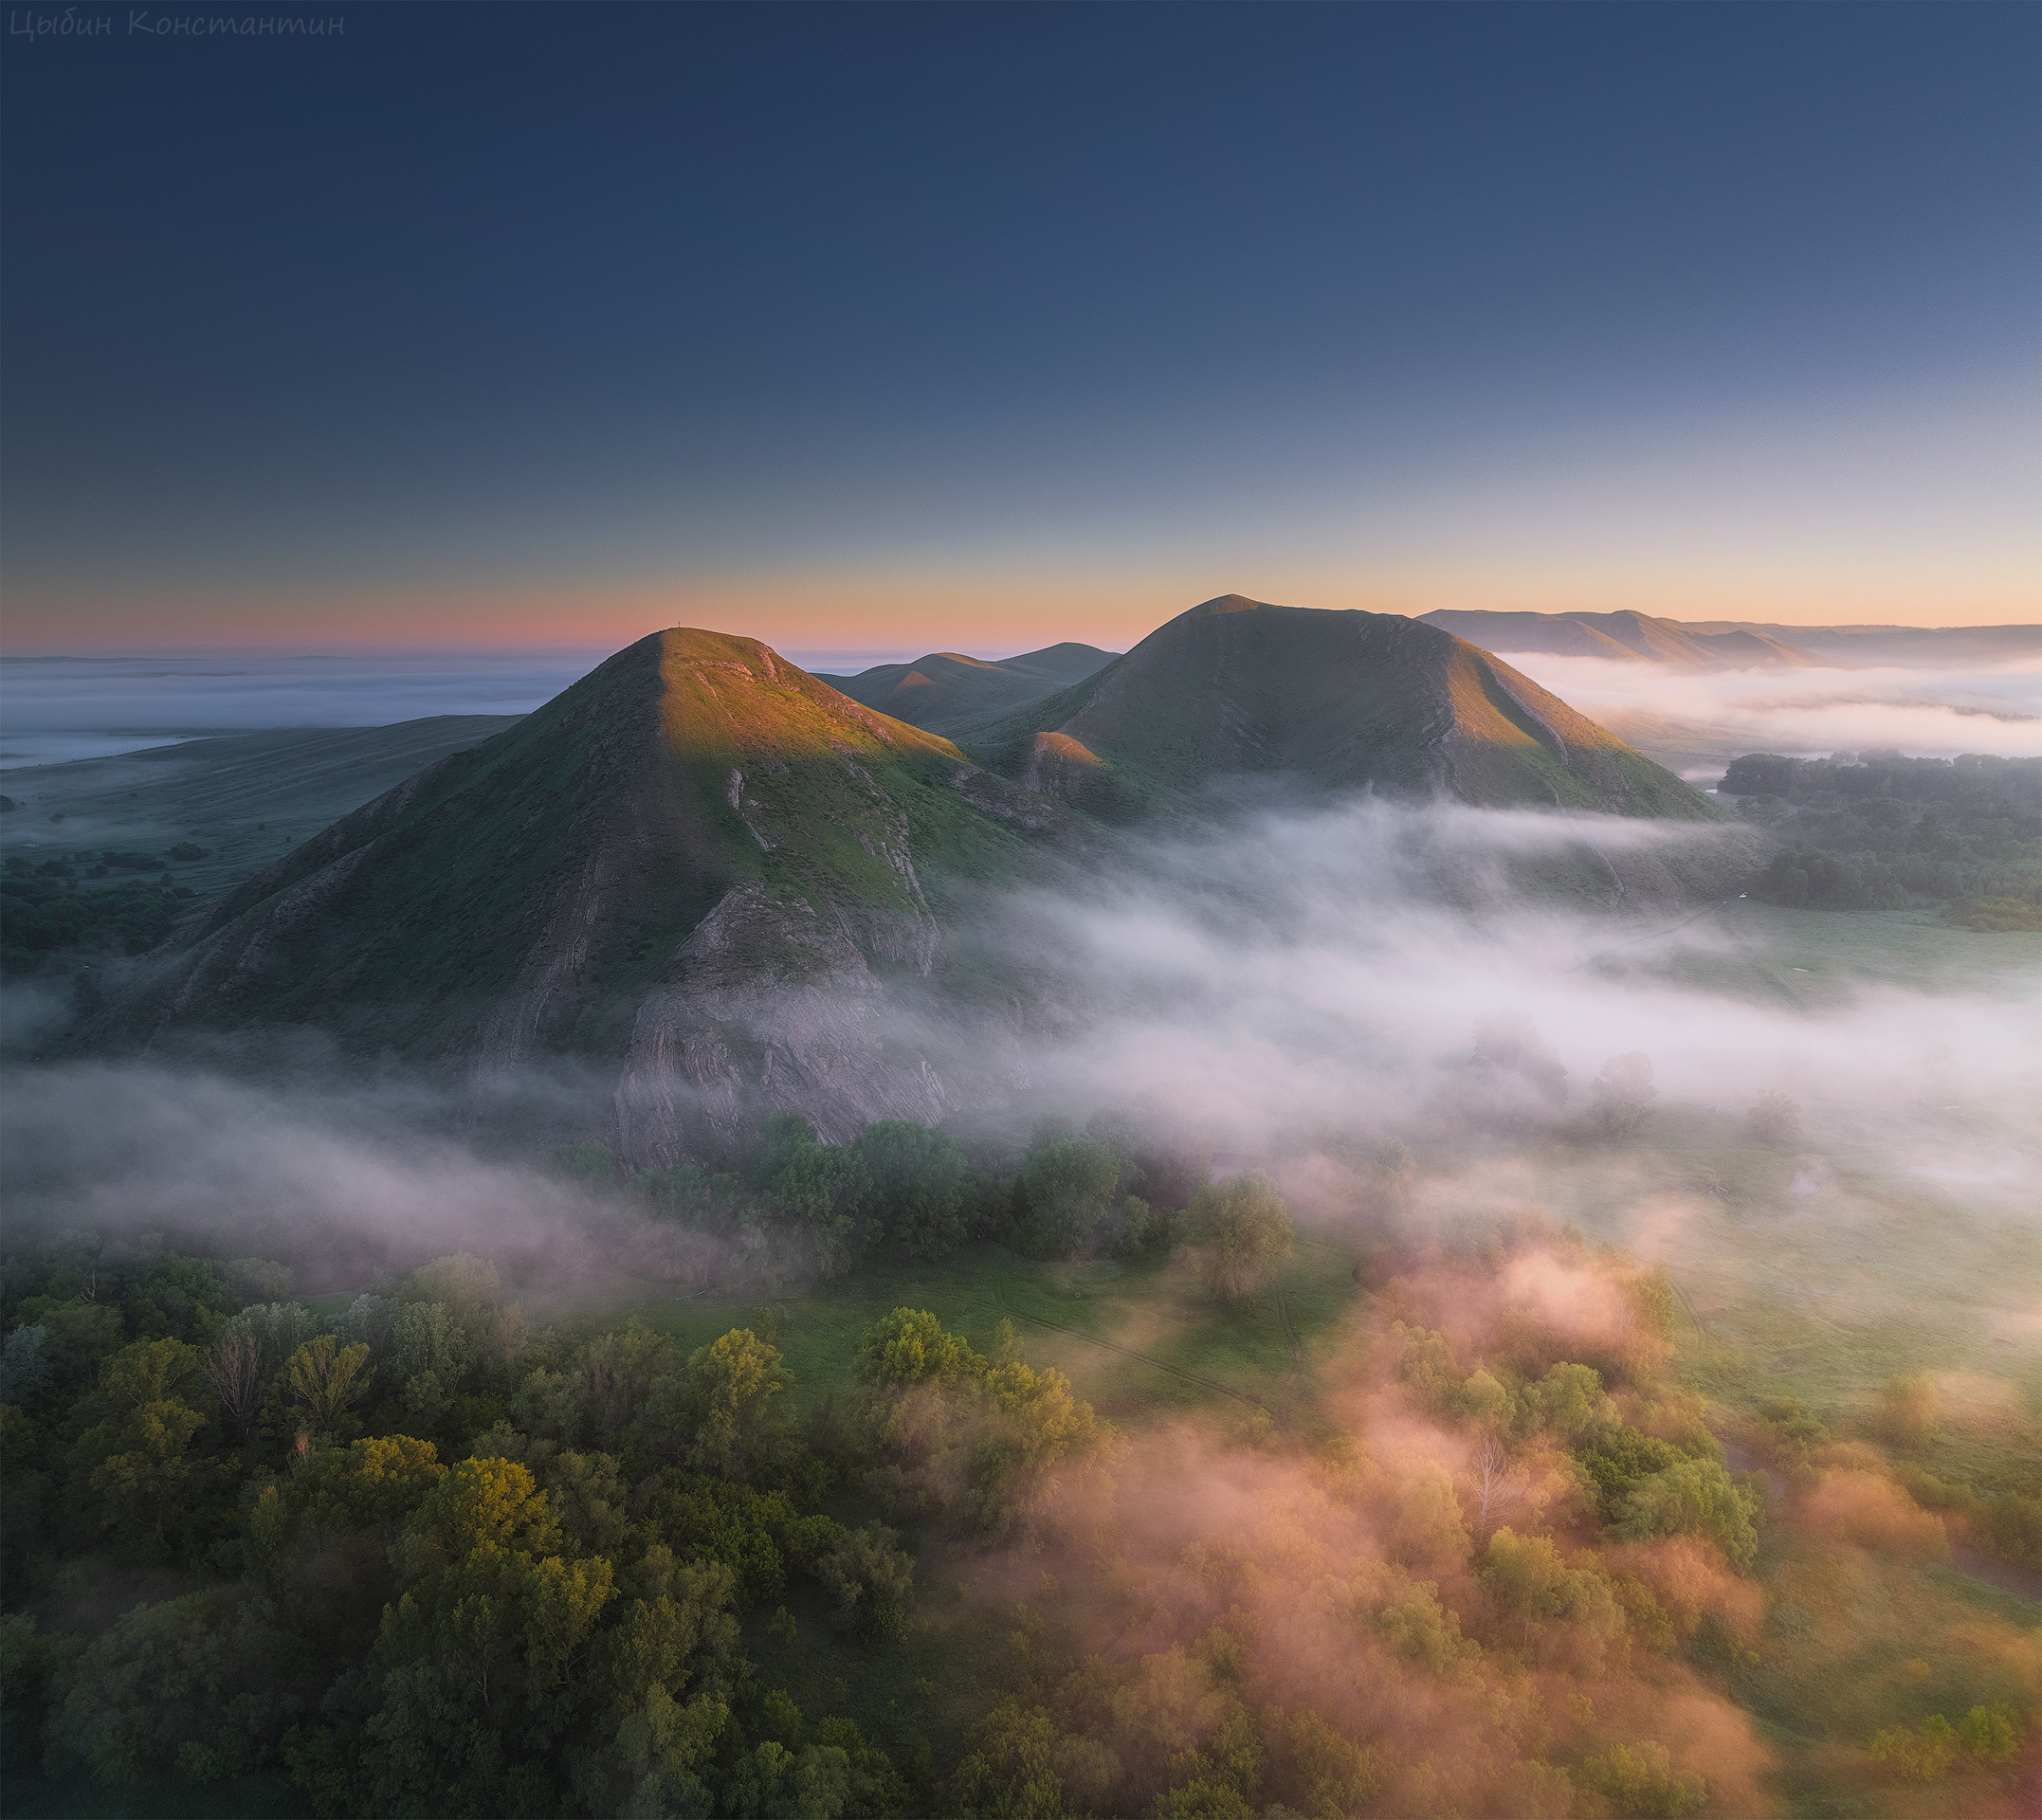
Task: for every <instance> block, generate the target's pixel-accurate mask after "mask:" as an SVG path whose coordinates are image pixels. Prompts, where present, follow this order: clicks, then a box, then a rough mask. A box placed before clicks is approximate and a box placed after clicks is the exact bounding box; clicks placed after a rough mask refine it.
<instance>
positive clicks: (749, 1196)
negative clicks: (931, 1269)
mask: <svg viewBox="0 0 2042 1820" xmlns="http://www.w3.org/2000/svg"><path fill="white" fill-rule="evenodd" d="M1211 1161H1212V1153H1211V1152H1210V1151H1209V1150H1205V1151H1201V1150H1198V1149H1196V1148H1195V1147H1194V1146H1191V1145H1189V1144H1183V1145H1177V1144H1173V1143H1171V1142H1169V1141H1166V1140H1162V1139H1158V1137H1154V1136H1153V1135H1148V1134H1145V1133H1144V1132H1143V1131H1142V1130H1141V1128H1140V1127H1139V1126H1138V1125H1137V1123H1136V1121H1135V1120H1133V1119H1130V1118H1127V1117H1125V1116H1123V1115H1121V1114H1113V1113H1106V1114H1101V1115H1100V1116H1098V1117H1096V1118H1094V1119H1092V1120H1091V1121H1090V1122H1089V1123H1088V1124H1086V1125H1085V1127H1084V1128H1083V1130H1080V1129H1079V1128H1078V1127H1077V1126H1076V1125H1075V1124H1074V1123H1071V1122H1068V1121H1064V1120H1059V1119H1046V1120H1044V1121H1043V1122H1042V1123H1041V1124H1040V1125H1038V1126H1037V1127H1036V1130H1035V1132H1034V1135H1033V1137H1032V1139H1031V1141H1030V1144H1029V1147H1028V1149H1027V1151H1026V1153H1025V1154H1022V1155H1018V1156H1017V1155H1016V1154H1014V1152H1013V1151H1012V1149H1011V1148H1008V1147H1006V1146H1002V1145H998V1144H995V1143H991V1142H980V1143H967V1142H965V1141H964V1140H963V1139H961V1138H959V1137H955V1136H954V1135H952V1134H951V1133H949V1132H946V1131H941V1130H937V1129H934V1128H931V1127H929V1126H926V1125H919V1124H915V1123H913V1122H911V1121H909V1120H905V1119H895V1120H887V1121H884V1122H882V1123H878V1124H872V1125H867V1126H866V1129H865V1131H864V1133H863V1134H862V1135H861V1136H860V1137H858V1138H857V1140H856V1141H855V1142H853V1143H850V1144H844V1145H836V1144H825V1143H822V1142H821V1141H820V1140H819V1139H818V1138H817V1137H816V1135H815V1131H814V1128H813V1127H812V1126H811V1125H810V1123H809V1122H808V1120H807V1119H801V1118H797V1117H794V1116H792V1115H783V1116H780V1117H776V1118H774V1119H768V1120H767V1121H766V1123H765V1127H764V1131H763V1134H762V1136H761V1137H760V1138H759V1139H758V1141H757V1142H756V1143H755V1144H754V1145H753V1146H752V1147H751V1148H750V1149H749V1151H748V1152H747V1153H746V1155H745V1156H744V1157H743V1158H742V1160H741V1162H740V1163H739V1166H738V1168H737V1169H735V1170H730V1171H726V1172H717V1173H713V1172H711V1171H708V1170H705V1169H703V1168H702V1167H701V1166H700V1165H698V1164H695V1163H681V1164H678V1165H676V1166H674V1167H671V1168H655V1169H641V1170H638V1171H636V1172H627V1171H625V1170H624V1169H622V1168H621V1167H620V1165H619V1164H618V1161H617V1159H616V1157H615V1156H613V1155H612V1154H611V1152H610V1151H609V1150H608V1149H607V1148H605V1147H604V1146H602V1145H600V1144H574V1145H566V1146H563V1147H561V1148H559V1149H557V1150H555V1151H554V1152H552V1153H551V1154H550V1155H549V1156H548V1158H547V1166H548V1168H549V1169H550V1170H551V1171H552V1172H553V1173H554V1174H557V1175H560V1176H563V1177H565V1178H566V1179H568V1180H571V1181H574V1182H575V1183H577V1184H579V1185H580V1186H582V1187H584V1188H586V1189H588V1190H589V1191H591V1192H594V1193H597V1194H611V1193H614V1194H621V1195H623V1196H625V1197H627V1198H628V1199H629V1200H630V1201H631V1202H633V1203H635V1204H636V1205H637V1206H638V1207H639V1208H640V1209H641V1210H643V1211H645V1212H647V1214H649V1215H651V1216H652V1217H654V1218H656V1219H660V1220H667V1221H673V1222H676V1223H678V1224H679V1225H682V1226H684V1227H686V1228H690V1229H692V1230H695V1231H698V1232H701V1233H703V1234H705V1235H707V1236H709V1237H711V1238H713V1239H715V1240H717V1241H719V1242H720V1245H721V1246H722V1247H725V1248H724V1250H723V1251H722V1252H721V1253H720V1259H719V1267H720V1268H722V1269H723V1270H725V1271H726V1272H727V1271H728V1269H729V1268H730V1263H729V1260H730V1258H731V1256H732V1254H735V1260H736V1264H737V1267H738V1269H739V1270H740V1271H743V1272H745V1273H746V1274H749V1275H752V1276H756V1277H757V1278H759V1279H760V1280H763V1281H767V1282H773V1281H783V1280H787V1279H790V1278H793V1277H811V1276H817V1275H820V1276H825V1277H830V1276H841V1275H844V1274H845V1273H847V1272H848V1271H851V1270H855V1269H856V1268H857V1267H858V1266H859V1265H861V1264H864V1263H866V1262H868V1261H880V1260H886V1259H912V1258H922V1259H930V1258H942V1257H947V1256H949V1255H950V1254H951V1253H952V1252H954V1251H956V1250H957V1249H959V1248H960V1247H963V1246H966V1245H969V1244H972V1243H974V1242H975V1241H978V1240H986V1239H991V1240H994V1241H996V1242H998V1243H1000V1244H1002V1245H1006V1246H1008V1247H1011V1248H1012V1249H1013V1250H1016V1251H1018V1252H1020V1253H1021V1254H1022V1255H1024V1256H1026V1257H1031V1258H1067V1257H1070V1256H1072V1255H1073V1254H1075V1253H1081V1252H1085V1253H1099V1254H1103V1255H1105V1256H1109V1257H1132V1256H1135V1255H1137V1254H1138V1253H1140V1252H1142V1251H1146V1250H1152V1249H1156V1248H1158V1247H1162V1246H1164V1245H1167V1244H1168V1243H1170V1241H1171V1239H1172V1237H1173V1235H1174V1234H1176V1233H1177V1229H1178V1228H1179V1227H1180V1225H1182V1223H1183V1222H1182V1217H1181V1216H1182V1215H1183V1214H1184V1212H1185V1210H1187V1209H1189V1208H1190V1207H1191V1206H1192V1204H1193V1203H1194V1200H1195V1199H1196V1196H1197V1192H1198V1190H1199V1188H1200V1186H1201V1184H1203V1183H1204V1181H1205V1178H1206V1175H1207V1173H1208V1171H1209V1169H1210V1166H1211ZM708 1255H709V1254H708V1253H704V1264H703V1267H704V1268H705V1269H706V1268H708V1267H709V1265H708V1263H707V1258H708Z"/></svg>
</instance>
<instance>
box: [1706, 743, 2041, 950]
mask: <svg viewBox="0 0 2042 1820" xmlns="http://www.w3.org/2000/svg"><path fill="white" fill-rule="evenodd" d="M1722 793H1723V795H1724V796H1729V797H1735V798H1737V799H1738V806H1739V809H1740V810H1741V812H1742V813H1743V814H1744V815H1745V816H1747V817H1748V818H1750V819H1751V820H1753V821H1756V822H1758V823H1759V824H1760V825H1762V826H1763V827H1765V828H1768V829H1770V830H1771V831H1772V832H1773V833H1774V834H1776V835H1777V836H1778V838H1779V840H1780V841H1781V842H1782V843H1783V845H1782V846H1781V848H1780V850H1779V851H1778V852H1777V853H1776V854H1774V856H1773V857H1772V859H1771V860H1770V861H1769V862H1768V863H1767V865H1766V866H1765V867H1764V869H1763V870H1762V871H1761V872H1760V873H1759V875H1758V877H1757V878H1756V879H1755V880H1754V881H1753V883H1752V887H1751V888H1752V895H1753V896H1754V897H1758V898H1761V899H1763V900H1764V901H1767V902H1769V903H1778V904H1783V905H1786V906H1787V907H1789V908H1802V907H1806V908H1809V909H1814V910H1895V909H1900V908H1903V907H1905V905H1906V904H1907V903H1908V902H1909V901H1911V900H1912V899H1914V898H1934V899H1942V900H1943V901H1946V902H1947V903H1949V904H1950V905H1951V906H1952V915H1953V919H1955V920H1957V921H1959V922H1960V923H1963V924H1964V925H1965V926H1966V927H1969V928H1973V929H1978V930H1981V931H1992V930H1998V929H2037V928H2042V758H1994V757H1984V756H1978V755H1967V756H1965V757H1961V758H1910V757H1905V756H1904V755H1902V754H1900V753H1898V752H1863V753H1856V754H1850V753H1839V754H1837V755H1835V756H1834V757H1833V758H1785V757H1780V756H1778V755H1776V754H1770V753H1753V754H1750V755H1747V756H1745V757H1742V758H1739V759H1737V760H1735V761H1734V762H1733V763H1732V764H1731V765H1730V767H1729V769H1728V771H1726V772H1725V773H1724V774H1723V786H1722Z"/></svg>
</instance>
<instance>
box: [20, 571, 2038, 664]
mask: <svg viewBox="0 0 2042 1820" xmlns="http://www.w3.org/2000/svg"><path fill="white" fill-rule="evenodd" d="M1235 592H1238V593H1244V594H1248V595H1249V596H1251V597H1253V598H1256V599H1261V600H1272V601H1277V602H1281V603H1284V604H1285V605H1289V606H1299V607H1324V608H1358V609H1361V610H1365V611H1370V612H1388V613H1408V614H1413V615H1416V614H1419V613H1424V612H1429V611H1431V610H1434V609H1436V608H1442V607H1452V608H1474V609H1488V610H1504V611H1530V612H1543V613H1564V612H1610V611H1614V610H1620V609H1625V608H1631V609H1635V610H1638V611H1640V612H1644V613H1649V614H1652V615H1655V616H1657V617H1661V618H1667V619H1680V620H1751V621H1757V622H1761V623H1771V624H1777V625H1787V626H1842V625H1869V624H1875V625H1894V626H1991V625H2015V624H2032V623H2034V622H2035V621H2036V620H2037V619H2042V601H2038V599H2037V592H2036V590H2035V589H2034V587H2033V585H2032V583H2031V582H2030V580H2029V579H2028V578H2027V577H2019V578H2006V579H2001V578H1999V577H1994V576H1979V575H1973V576H1969V577H1966V578H1965V581H1964V583H1963V584H1960V585H1955V586H1953V587H1951V588H1950V589H1949V590H1948V591H1947V592H1942V591H1939V590H1931V589H1927V588H1924V587H1923V585H1922V584H1921V583H1920V582H1919V581H1918V580H1915V579H1913V578H1896V579H1890V580H1882V581H1878V582H1863V583H1853V584H1851V585H1843V586H1838V585H1833V584H1822V583H1818V582H1815V581H1814V580H1810V581H1808V582H1806V583H1801V584H1799V585H1796V584H1795V583H1787V584H1784V585H1782V584H1780V583H1778V582H1777V581H1776V582H1775V583H1774V584H1773V585H1772V586H1769V587H1761V586H1758V585H1753V584H1750V583H1740V582H1735V581H1731V580H1727V579H1723V578H1715V577H1706V576H1700V575H1690V576H1686V577H1683V578H1681V579H1679V580H1677V581H1673V582H1670V583H1666V582H1662V583H1659V584H1656V585H1648V584H1647V583H1645V582H1643V581H1642V580H1635V579H1631V578H1627V577H1623V576H1617V575H1597V576H1594V577H1579V578H1572V579H1568V578H1560V577H1552V576H1544V577H1524V578H1512V577H1509V576H1506V575H1502V574H1494V573H1466V574H1462V575H1456V576H1435V575H1427V576H1419V575H1408V576H1401V575H1383V576H1379V577H1377V578H1373V579H1370V580H1357V579H1355V578H1354V577H1352V576H1337V575H1332V574H1325V573H1298V572H1293V573H1269V574H1262V575H1257V574H1246V573H1212V574H1192V573H1170V574H1165V575H1160V576H1158V577H1156V578H1154V579H1150V578H1143V579H1141V580H1139V581H1138V580H1135V579H1133V578H1130V577H1126V576H1118V577H1113V578H1111V579H1106V580H1103V581H1100V580H1093V581H1085V580H1081V579H1079V578H1077V577H1075V576H1071V577H1066V576H1056V575H1047V574H1045V575H1033V574H1030V575H1022V576H1006V577H987V576H982V575H979V576H966V575H958V576H956V577H951V576H944V575H932V574H929V573H921V574H918V575H913V576H909V577H902V578H900V579H894V578H891V577H884V576H873V575H857V576H847V577H843V578H830V577H824V576H814V575H792V576H773V577H766V576H761V577H747V578H738V577H729V578H720V579H717V580H713V581H676V582H673V583H670V584H658V583H632V584H618V583H615V582H604V583H598V584H593V585H591V586H589V587H587V588H572V587H567V586H562V585H555V586H551V587H548V588H545V589H534V588H530V587H524V588H504V589H501V590H496V589H488V588H478V587H461V588H451V589H443V590H429V591H416V592H414V591H411V590H405V589H388V590H359V591H340V590H332V591H326V590H319V591H314V590H302V591H296V592H291V593H289V594H284V593H283V592H282V591H279V592H265V593H264V595H263V596H262V597H260V598H251V597H246V596H243V597H239V598H237V597H235V596H232V595H222V594H219V593H210V594H209V595H208V596H206V597H205V598H203V599H195V598H191V597H189V596H185V597H178V596H174V595H173V596H161V595H159V596H156V597H154V598H148V599H144V598H139V597H136V596H115V597H104V596H101V597H82V596H74V597H71V598H68V599H63V600H56V599H47V598H45V599H31V600H20V599H17V600H16V601H14V602H12V603H11V604H10V605H9V608H8V610H7V611H6V615H5V618H4V620H0V648H4V649H5V650H7V651H9V652H11V653H13V654H15V655H29V654H36V653H47V652H59V651H105V650H152V651H161V650H171V649H179V648H193V649H204V648H208V647H213V648H219V647H239V648H248V647H265V648H276V649H284V648H288V649H292V650H300V651H304V650H311V649H315V648H317V647H319V646H334V647H337V648H348V649H372V648H373V649H434V648H440V649H449V648H478V647H486V648H538V647H553V648H561V647H572V648H584V647H586V648H592V649H593V648H602V649H617V648H621V647H622V646H626V645H628V644H629V643H631V642H632V641H633V640H635V639H638V638H642V637H644V636H645V635H646V634H647V633H648V632H654V631H659V630H663V629H665V628H669V627H674V626H691V627H697V628H702V629H704V630H711V631H722V632H736V633H740V634H742V635H744V636H746V637H752V638H758V639H762V640H763V641H764V642H765V643H767V644H768V645H771V646H774V647H775V649H778V650H787V651H804V650H806V651H835V652H846V653H850V652H860V651H874V652H880V651H890V652H899V653H920V652H923V651H931V650H958V651H965V652H969V653H972V654H975V655H981V656H984V655H994V656H1000V655H1012V653H1014V652H1017V651H1023V650H1029V649H1033V648H1037V647H1040V646H1047V645H1053V644H1057V643H1059V642H1061V641H1064V640H1075V641H1078V642H1082V643H1085V644H1089V645H1097V646H1103V647H1105V648H1109V649H1116V650H1124V649H1126V648H1127V647H1128V646H1131V645H1133V644H1135V643H1137V642H1139V641H1140V639H1141V638H1143V637H1144V636H1146V635H1147V634H1148V633H1149V632H1150V631H1153V630H1154V629H1155V628H1157V627H1158V626H1159V625H1161V624H1162V623H1163V622H1164V621H1165V620H1168V619H1170V618H1172V617H1174V616H1175V615H1176V614H1177V613H1180V612H1182V611H1184V610H1186V609H1187V608H1190V607H1192V606H1194V605H1196V604H1197V603H1198V602H1199V601H1201V600H1207V599H1211V598H1212V596H1214V595H1215V594H1222V593H1235Z"/></svg>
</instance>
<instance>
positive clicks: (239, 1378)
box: [206, 1326, 269, 1441]
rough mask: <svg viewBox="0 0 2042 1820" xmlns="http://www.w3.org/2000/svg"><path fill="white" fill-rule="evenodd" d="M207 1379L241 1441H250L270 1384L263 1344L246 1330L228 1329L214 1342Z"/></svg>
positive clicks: (224, 1329) (230, 1327)
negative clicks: (264, 1395)
mask: <svg viewBox="0 0 2042 1820" xmlns="http://www.w3.org/2000/svg"><path fill="white" fill-rule="evenodd" d="M206 1376H207V1380H208V1382H210V1384H211V1386H212V1393H213V1395H215V1396H216V1397H218V1398H219V1399H220V1407H221V1408H222V1409H223V1410H226V1411H227V1417H228V1421H229V1422H231V1423H232V1424H233V1425H234V1432H235V1433H236V1434H238V1435H239V1436H240V1437H241V1439H242V1440H244V1441H246V1439H247V1438H248V1435H249V1432H250V1431H251V1430H252V1429H254V1427H255V1418H256V1416H257V1415H258V1414H259V1413H261V1410H262V1407H263V1392H264V1390H265V1389H267V1387H268V1384H269V1374H268V1372H266V1371H265V1370H264V1359H263V1342H262V1340H261V1339H259V1338H257V1337H256V1336H255V1335H254V1334H253V1333H251V1332H250V1331H249V1330H248V1329H247V1328H246V1327H240V1328H237V1327H232V1326H228V1327H225V1328H222V1329H221V1331H220V1333H219V1336H218V1337H217V1338H215V1339H214V1340H213V1342H212V1356H211V1357H210V1359H209V1360H208V1361H207V1366H206Z"/></svg>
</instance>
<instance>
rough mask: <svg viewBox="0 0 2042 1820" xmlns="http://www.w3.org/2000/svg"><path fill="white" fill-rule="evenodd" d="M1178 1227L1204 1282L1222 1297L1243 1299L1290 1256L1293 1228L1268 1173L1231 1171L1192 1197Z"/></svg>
mask: <svg viewBox="0 0 2042 1820" xmlns="http://www.w3.org/2000/svg"><path fill="white" fill-rule="evenodd" d="M1183 1230H1184V1236H1185V1238H1186V1239H1187V1240H1188V1241H1189V1242H1190V1244H1191V1245H1192V1247H1194V1252H1195V1254H1196V1256H1197V1258H1198V1264H1199V1270H1200V1274H1201V1275H1202V1276H1203V1277H1204V1279H1205V1282H1206V1286H1207V1287H1208V1288H1209V1289H1211V1290H1212V1292H1213V1293H1214V1294H1215V1295H1217V1296H1218V1297H1219V1298H1220V1300H1221V1301H1227V1302H1232V1303H1236V1304H1238V1303H1240V1302H1244V1301H1247V1300H1248V1299H1249V1297H1250V1296H1252V1295H1253V1294H1254V1293H1255V1292H1256V1291H1257V1290H1258V1289H1260V1288H1261V1287H1262V1283H1263V1280H1264V1278H1265V1277H1267V1274H1268V1272H1269V1270H1270V1268H1271V1266H1273V1265H1276V1264H1277V1263H1278V1262H1279V1261H1280V1260H1282V1259H1284V1258H1287V1257H1288V1256H1289V1255H1290V1248H1291V1240H1292V1237H1293V1232H1294V1228H1292V1226H1291V1223H1290V1215H1289V1214H1288V1213H1287V1212H1285V1210H1284V1200H1283V1196H1282V1195H1280V1194H1279V1193H1278V1192H1276V1189H1275V1186H1274V1185H1273V1184H1272V1183H1271V1182H1270V1180H1269V1178H1268V1177H1267V1175H1264V1174H1260V1173H1257V1174H1252V1175H1230V1176H1229V1177H1228V1178H1227V1179H1226V1180H1225V1181H1220V1182H1209V1183H1208V1184H1207V1185H1206V1186H1205V1187H1203V1188H1201V1189H1200V1190H1199V1191H1198V1192H1197V1193H1195V1194H1194V1195H1193V1196H1192V1203H1191V1207H1190V1209H1189V1210H1188V1211H1187V1212H1186V1214H1185V1216H1184V1222H1183Z"/></svg>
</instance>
